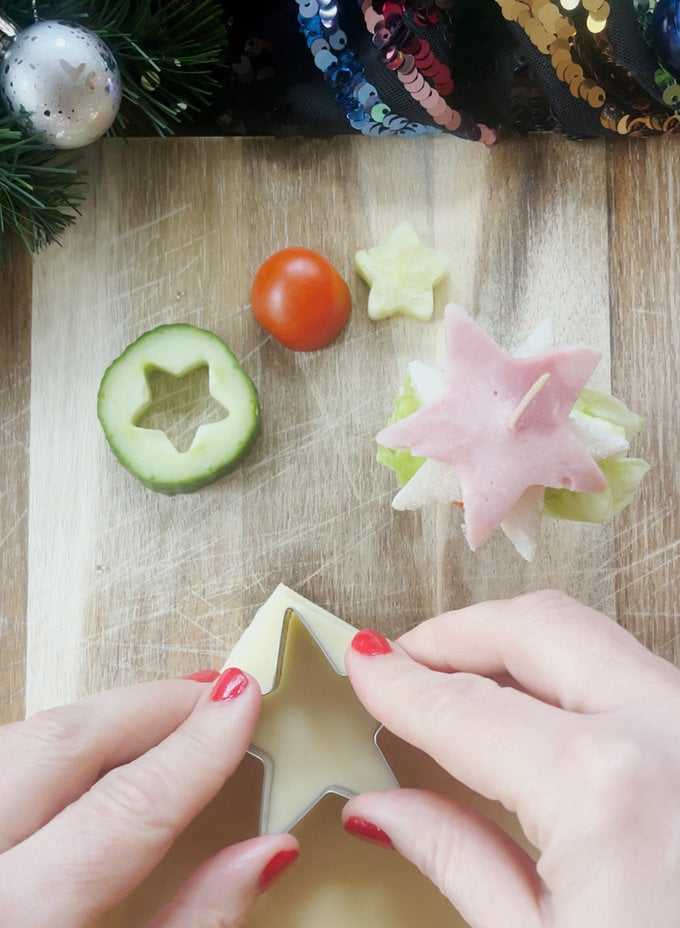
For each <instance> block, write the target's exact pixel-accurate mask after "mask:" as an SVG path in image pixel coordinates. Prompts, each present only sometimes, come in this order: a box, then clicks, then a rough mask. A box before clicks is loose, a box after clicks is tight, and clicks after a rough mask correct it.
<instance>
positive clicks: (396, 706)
mask: <svg viewBox="0 0 680 928" xmlns="http://www.w3.org/2000/svg"><path fill="white" fill-rule="evenodd" d="M372 641H380V642H383V649H382V653H378V652H377V651H376V650H373V652H372V656H369V655H370V644H371V642H372ZM367 643H368V645H369V647H368V651H369V653H368V654H367V647H366V644H367ZM385 648H388V649H389V651H387V652H385ZM345 665H346V667H347V672H348V674H349V677H350V680H351V682H352V686H353V687H354V690H355V692H356V694H357V696H358V697H359V699H360V700H361V702H362V703H363V705H364V706H365V707H366V708H367V709H368V711H369V712H370V713H371V715H373V716H374V717H375V718H376V719H378V720H379V721H380V722H382V723H383V725H385V726H386V727H387V728H388V729H389V730H390V731H391V732H393V733H394V734H396V735H398V736H399V737H400V738H403V739H404V740H405V741H407V742H409V744H412V745H414V746H415V747H418V748H420V749H421V750H423V751H425V752H426V753H427V754H429V755H430V756H431V757H433V758H434V759H435V760H436V761H437V762H438V763H439V764H440V765H441V766H442V767H443V768H444V769H445V770H447V771H448V772H449V773H450V774H452V776H454V777H456V779H458V780H460V781H462V782H463V783H465V784H466V785H467V786H469V787H470V788H471V789H473V790H475V791H476V792H478V793H481V794H482V795H484V796H486V797H487V798H489V799H496V800H499V801H500V802H502V803H503V805H505V807H506V808H508V809H511V810H512V811H514V812H519V813H520V814H521V813H522V811H523V809H524V808H525V806H526V805H527V801H529V802H528V804H529V805H530V806H531V807H532V809H533V813H534V815H535V813H536V811H540V810H541V807H542V803H547V802H550V803H551V808H552V803H553V801H554V795H555V793H556V791H558V789H559V783H558V776H556V774H555V768H556V766H557V767H558V769H559V758H560V755H561V753H562V752H563V751H564V743H565V742H566V743H568V742H569V738H570V732H571V728H572V727H573V721H574V720H577V719H578V718H579V717H578V716H571V715H570V714H569V713H566V712H563V711H562V710H560V709H555V708H553V707H552V706H547V705H546V704H545V703H542V702H539V701H538V700H536V699H534V698H533V697H532V696H528V695H526V694H525V693H522V692H520V691H519V690H516V689H512V688H510V687H501V686H499V685H498V684H497V683H496V682H495V681H493V680H489V679H487V678H486V677H481V676H477V675H475V674H469V673H440V672H438V671H433V670H430V669H429V668H427V667H423V666H422V665H421V664H419V663H417V662H416V661H414V660H413V659H412V658H411V657H410V656H409V655H408V654H406V653H405V652H404V651H403V650H402V649H401V648H400V647H399V645H393V646H390V645H389V643H387V642H386V641H385V639H384V638H382V637H381V636H378V635H376V633H375V632H358V633H357V635H355V637H354V639H353V641H352V646H351V647H350V648H349V649H348V651H347V653H346V655H345ZM546 784H549V786H548V787H546Z"/></svg>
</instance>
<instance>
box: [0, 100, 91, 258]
mask: <svg viewBox="0 0 680 928" xmlns="http://www.w3.org/2000/svg"><path fill="white" fill-rule="evenodd" d="M82 188H83V175H82V172H81V171H78V170H77V168H76V167H75V159H74V158H73V157H61V158H59V157H56V158H55V153H54V148H53V147H52V146H51V145H46V144H45V143H44V142H41V141H40V139H39V138H37V137H36V136H26V135H25V134H24V133H23V132H22V131H20V129H19V128H18V127H17V125H16V123H15V121H14V120H13V119H11V118H10V117H6V118H3V119H0V231H2V232H4V231H5V230H7V229H13V230H14V231H15V232H16V233H17V235H18V236H19V238H20V239H21V240H22V241H23V242H24V244H25V245H26V247H27V248H28V249H29V251H32V252H34V251H38V250H39V249H40V248H42V247H43V246H44V245H47V244H49V243H50V242H53V241H56V240H57V239H58V238H59V236H60V235H61V233H62V232H63V231H64V229H65V228H66V227H67V226H69V225H71V223H73V222H74V221H75V218H76V215H77V212H78V205H79V203H80V201H81V200H82V199H83V190H82Z"/></svg>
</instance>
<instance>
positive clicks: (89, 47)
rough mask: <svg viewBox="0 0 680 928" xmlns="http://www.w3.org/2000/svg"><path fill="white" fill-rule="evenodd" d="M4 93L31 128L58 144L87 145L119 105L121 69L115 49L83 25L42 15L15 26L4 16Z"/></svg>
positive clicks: (0, 92) (0, 25) (0, 78)
mask: <svg viewBox="0 0 680 928" xmlns="http://www.w3.org/2000/svg"><path fill="white" fill-rule="evenodd" d="M0 32H1V33H2V37H1V38H0V55H2V50H3V47H4V57H3V58H2V61H1V62H0V97H1V98H2V101H3V103H4V106H5V108H6V110H7V112H8V113H9V114H10V115H12V116H15V117H16V118H17V119H18V120H19V121H20V122H21V123H22V124H23V126H24V128H25V129H26V130H27V131H28V132H36V133H38V134H40V135H41V136H42V137H43V140H44V141H46V142H48V143H49V144H51V145H54V146H55V147H56V148H80V147H82V146H83V145H89V144H90V143H91V142H94V141H95V140H96V139H98V138H99V137H100V136H102V135H103V134H104V133H105V132H106V130H107V129H108V128H109V127H110V126H111V124H112V123H113V121H114V119H115V118H116V115H117V113H118V109H119V107H120V101H121V95H122V87H121V78H120V72H119V70H118V65H117V63H116V60H115V58H114V57H113V55H112V54H111V51H110V50H109V49H108V48H107V46H106V45H105V44H104V43H103V42H102V41H101V39H100V38H99V37H98V36H97V35H95V33H94V32H91V31H90V30H89V29H85V28H83V27H82V26H76V25H73V24H71V23H65V22H57V21H55V20H44V21H38V22H35V23H33V24H32V25H30V26H28V27H27V28H26V29H21V30H17V28H16V26H14V24H13V23H11V22H9V21H8V20H7V19H6V18H5V17H0Z"/></svg>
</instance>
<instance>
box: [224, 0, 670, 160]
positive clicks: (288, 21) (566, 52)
mask: <svg viewBox="0 0 680 928" xmlns="http://www.w3.org/2000/svg"><path fill="white" fill-rule="evenodd" d="M223 5H224V9H225V14H226V16H227V24H228V29H229V31H230V42H229V46H228V49H227V55H226V60H225V67H224V68H223V69H222V71H221V72H220V79H221V81H222V84H223V92H222V95H221V97H220V100H219V104H218V107H217V110H216V112H215V113H214V114H213V115H214V119H215V121H216V124H217V127H218V131H220V132H224V133H231V134H262V135H286V136H289V135H307V136H332V135H344V134H356V133H360V134H362V135H367V136H400V137H416V136H423V135H434V134H454V135H457V136H461V137H463V138H466V139H471V140H474V141H482V142H485V143H486V144H493V143H494V141H495V140H496V138H497V137H500V138H502V137H503V136H504V135H506V134H512V133H520V134H528V133H530V132H536V131H543V132H544V131H556V132H560V133H562V134H564V135H567V136H569V137H571V138H592V137H596V136H607V135H633V136H635V135H641V136H648V135H649V136H653V135H662V134H666V133H675V132H678V131H680V0H259V2H256V3H252V4H251V3H243V2H240V3H238V4H236V3H235V2H233V0H223Z"/></svg>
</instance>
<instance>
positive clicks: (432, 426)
mask: <svg viewBox="0 0 680 928" xmlns="http://www.w3.org/2000/svg"><path fill="white" fill-rule="evenodd" d="M445 325H446V342H447V368H446V372H445V375H444V391H443V393H442V394H441V395H440V396H437V397H436V398H435V399H434V400H432V401H431V402H429V403H426V404H425V405H424V406H422V407H421V409H419V410H418V411H417V412H415V413H413V414H412V415H411V416H408V417H407V418H405V419H402V420H401V421H399V422H396V423H394V424H393V425H391V426H388V428H386V429H383V431H382V432H380V433H379V434H378V436H377V440H378V442H379V443H380V444H382V445H385V446H386V447H388V448H393V449H401V448H405V449H408V450H409V451H411V452H412V453H414V454H417V455H419V456H422V457H425V458H428V459H431V460H434V461H439V462H441V463H443V464H448V465H451V467H453V468H454V469H455V471H456V473H457V475H458V477H459V479H460V487H461V497H462V502H463V506H464V510H465V532H466V536H467V540H468V543H469V544H470V547H471V548H473V550H474V549H475V548H478V547H479V546H480V545H482V544H484V542H485V541H486V540H487V539H488V538H489V536H490V535H491V534H492V532H493V531H494V530H495V529H496V528H498V526H499V525H500V524H501V523H502V522H503V520H504V519H505V518H506V516H508V514H509V513H510V512H511V511H512V509H513V507H514V506H515V504H516V503H517V502H518V501H519V500H520V498H521V497H522V496H523V495H524V493H525V491H527V490H528V488H529V487H556V488H562V487H568V488H569V489H572V490H577V491H579V492H585V493H594V492H601V491H602V490H603V489H604V488H605V486H606V481H605V478H604V476H603V474H602V471H601V470H600V469H599V468H598V466H597V464H596V463H595V461H594V460H593V458H592V457H591V456H590V455H589V454H588V452H587V450H586V449H585V448H584V446H583V445H582V444H581V442H580V441H579V440H578V439H577V437H576V435H575V434H574V431H573V430H572V427H571V425H570V418H569V416H570V412H571V409H572V407H573V405H574V403H575V401H576V398H577V396H578V394H579V393H580V391H581V389H582V388H583V386H584V385H585V383H586V382H587V380H588V379H589V378H590V376H591V374H592V373H593V371H594V369H595V367H596V366H597V363H598V361H599V355H598V354H597V352H595V351H593V350H592V349H589V348H565V349H562V350H559V351H553V352H549V353H545V354H542V355H540V356H538V357H531V358H516V357H513V356H512V355H510V354H508V353H507V352H505V351H503V349H501V348H500V347H499V346H498V345H497V344H496V343H495V342H494V341H493V339H491V338H490V337H489V336H488V335H486V334H485V333H484V332H483V331H482V330H481V329H480V328H479V326H477V325H476V324H475V323H474V322H473V321H472V319H470V318H469V316H467V315H466V314H465V313H464V312H463V310H461V309H459V308H458V307H457V306H453V305H451V306H447V308H446V314H445Z"/></svg>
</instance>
